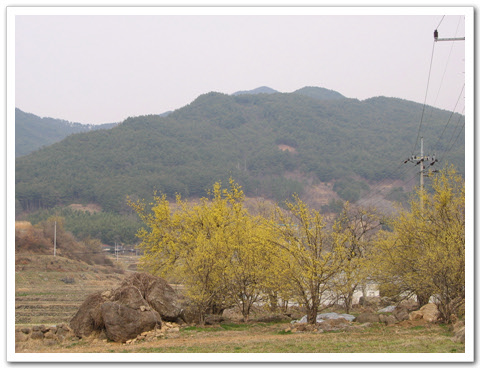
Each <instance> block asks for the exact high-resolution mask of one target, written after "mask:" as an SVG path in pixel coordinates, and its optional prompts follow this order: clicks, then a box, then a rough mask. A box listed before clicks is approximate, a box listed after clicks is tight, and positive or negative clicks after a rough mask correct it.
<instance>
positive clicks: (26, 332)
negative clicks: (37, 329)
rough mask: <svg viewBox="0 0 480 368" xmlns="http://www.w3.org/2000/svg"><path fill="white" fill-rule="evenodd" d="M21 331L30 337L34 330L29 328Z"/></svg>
mask: <svg viewBox="0 0 480 368" xmlns="http://www.w3.org/2000/svg"><path fill="white" fill-rule="evenodd" d="M20 331H22V332H23V333H24V334H26V335H28V334H29V333H30V332H32V330H30V329H29V328H22V329H21V330H20Z"/></svg>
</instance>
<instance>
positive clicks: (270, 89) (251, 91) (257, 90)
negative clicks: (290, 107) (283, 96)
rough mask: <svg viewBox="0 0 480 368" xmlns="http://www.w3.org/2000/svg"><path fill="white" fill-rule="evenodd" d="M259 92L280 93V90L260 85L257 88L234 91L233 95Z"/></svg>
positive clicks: (256, 93)
mask: <svg viewBox="0 0 480 368" xmlns="http://www.w3.org/2000/svg"><path fill="white" fill-rule="evenodd" d="M259 93H268V94H270V93H278V91H275V90H274V89H272V88H270V87H265V86H263V87H258V88H255V89H252V90H250V91H237V92H235V93H233V94H232V95H233V96H237V95H258V94H259Z"/></svg>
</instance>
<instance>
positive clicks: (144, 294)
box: [70, 273, 183, 341]
mask: <svg viewBox="0 0 480 368" xmlns="http://www.w3.org/2000/svg"><path fill="white" fill-rule="evenodd" d="M178 318H183V310H182V309H181V308H180V305H179V303H178V301H177V295H176V293H175V291H174V290H173V288H172V287H171V286H170V285H168V283H167V282H166V281H165V280H163V279H161V278H159V277H155V276H152V275H149V274H146V273H134V274H132V275H130V276H129V277H127V278H126V279H125V280H124V281H123V282H122V284H121V285H120V287H118V288H117V289H114V290H107V291H104V292H97V293H94V294H92V295H90V296H88V297H87V299H86V300H85V301H84V302H83V304H82V305H81V306H80V308H79V310H78V311H77V313H76V314H75V316H74V317H73V318H72V320H71V321H70V327H71V328H72V330H73V331H74V333H75V335H76V336H78V337H82V336H89V335H90V334H91V333H92V332H93V331H103V330H105V332H106V335H107V337H108V338H109V339H111V340H114V341H126V340H129V339H132V338H134V337H135V336H137V335H133V334H140V333H142V332H146V331H149V330H151V329H153V328H155V327H158V326H161V321H162V320H164V321H172V322H176V321H177V320H178Z"/></svg>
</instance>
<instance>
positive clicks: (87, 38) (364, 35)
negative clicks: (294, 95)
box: [14, 8, 472, 124]
mask: <svg viewBox="0 0 480 368" xmlns="http://www.w3.org/2000/svg"><path fill="white" fill-rule="evenodd" d="M47 9H48V8H47ZM305 9H306V8H287V9H283V10H281V11H279V10H278V9H275V8H271V9H270V10H268V11H265V10H260V9H253V10H250V13H251V12H252V11H253V13H255V15H253V14H250V15H244V14H245V13H248V12H246V11H245V9H242V10H241V12H233V10H232V9H231V8H230V9H229V11H228V13H232V14H231V15H225V14H223V12H222V11H220V12H217V11H213V10H210V11H206V10H205V9H203V10H202V11H200V12H197V11H195V9H188V8H187V11H185V9H184V10H181V11H180V13H181V14H179V15H152V13H153V12H152V11H151V10H149V11H145V10H143V12H144V13H147V14H148V15H126V14H121V15H118V14H116V15H105V11H104V10H102V11H100V10H101V9H100V8H99V10H98V11H97V10H95V9H94V10H93V12H94V13H101V15H79V14H77V13H75V12H74V10H72V8H69V13H72V15H64V14H61V13H55V12H54V14H56V15H48V14H45V13H46V11H45V8H44V9H42V10H41V13H40V12H37V13H38V14H36V11H30V12H29V13H30V14H31V15H23V14H22V13H21V12H20V13H17V15H16V16H15V27H14V30H15V38H14V40H15V68H16V69H15V106H16V107H18V108H20V109H21V110H23V111H25V112H30V113H33V114H36V115H39V116H42V117H47V116H48V117H53V118H59V119H65V120H69V121H72V122H80V123H84V124H100V123H110V122H119V121H123V120H124V119H126V118H127V117H129V116H138V115H145V114H159V113H163V112H165V111H169V110H175V109H178V108H180V107H182V106H185V105H186V104H188V103H190V102H192V101H193V100H194V99H195V98H197V97H198V96H199V95H201V94H204V93H207V92H210V91H217V92H223V93H228V94H231V93H234V92H236V91H239V90H250V89H254V88H257V87H260V86H268V87H271V88H273V89H275V90H278V91H280V92H293V91H295V90H297V89H299V88H302V87H305V86H317V87H324V88H328V89H331V90H335V91H337V92H339V93H341V94H343V95H344V96H346V97H349V98H358V99H360V100H364V99H367V98H370V97H374V96H387V97H398V98H402V99H407V100H412V101H415V102H419V103H423V102H424V100H425V98H426V102H427V104H429V105H434V106H437V107H440V108H442V109H447V110H455V111H457V112H460V113H463V108H464V94H463V93H462V88H463V86H464V83H465V47H466V43H465V41H455V42H453V41H452V42H450V41H449V42H447V41H445V42H436V43H435V42H434V41H433V31H434V30H435V29H436V28H437V27H438V31H439V35H440V38H443V37H449V38H450V37H464V36H465V33H466V26H465V24H466V22H465V16H464V14H465V13H464V12H462V11H460V12H459V11H458V10H456V11H452V9H447V8H445V9H442V8H429V9H428V13H426V12H425V9H424V8H418V9H416V8H398V9H397V11H393V10H392V8H388V11H385V12H383V11H380V12H378V11H377V10H375V11H373V10H372V11H370V10H368V8H363V9H361V10H358V11H357V10H354V9H352V8H342V9H341V10H339V11H337V12H336V14H340V15H330V14H324V13H328V12H325V11H323V12H322V11H321V10H318V9H317V10H316V11H314V12H312V11H311V10H305ZM49 12H51V11H49ZM109 12H113V13H118V11H116V10H115V9H113V10H112V9H111V10H109ZM138 12H140V13H141V12H142V10H141V8H140V10H137V13H138ZM156 12H157V13H158V9H157V10H156ZM186 12H188V13H191V15H186V14H185V13H186ZM330 12H331V11H330ZM120 13H122V12H120ZM131 13H134V12H133V11H129V12H128V14H131ZM177 13H179V11H178V10H177ZM257 13H260V14H257ZM295 13H297V15H294V14H295ZM300 13H304V14H303V15H302V14H300ZM315 13H317V14H315ZM318 13H322V14H318ZM383 14H389V15H383ZM467 18H468V17H467ZM469 27H472V25H471V24H468V22H467V31H469ZM467 42H468V40H467ZM467 47H468V44H467ZM432 55H433V57H432ZM430 65H432V69H431V72H430V79H429V70H430ZM427 86H428V89H427ZM457 101H459V102H458V104H457Z"/></svg>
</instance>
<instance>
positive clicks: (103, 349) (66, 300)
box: [12, 255, 465, 353]
mask: <svg viewBox="0 0 480 368" xmlns="http://www.w3.org/2000/svg"><path fill="white" fill-rule="evenodd" d="M123 261H125V263H126V261H130V262H132V260H131V259H124V260H123ZM125 263H123V266H122V267H121V268H120V270H118V269H117V270H116V271H115V270H114V269H112V268H111V267H105V266H92V265H88V264H85V263H82V262H77V261H72V260H70V259H66V258H62V257H53V256H41V255H20V256H17V259H16V272H15V325H16V327H18V328H22V327H31V326H34V325H41V324H42V325H47V326H49V325H58V324H60V323H68V322H69V321H70V319H71V318H72V317H73V315H74V314H75V313H76V311H77V310H78V307H79V306H80V304H81V303H82V302H83V301H84V299H85V297H86V296H87V295H89V294H91V293H93V292H96V291H101V290H102V291H103V290H107V289H110V288H114V287H116V286H117V285H118V284H119V283H120V282H121V280H122V279H123V278H124V277H125V273H127V272H130V271H128V270H126V271H122V270H124V269H127V268H128V269H131V268H132V267H131V265H130V266H128V265H126V264H125ZM122 272H123V273H122ZM452 337H453V333H452V332H451V330H450V328H449V327H448V326H444V325H438V324H423V323H416V324H414V323H403V324H402V323H400V324H396V325H392V326H385V325H383V324H379V323H374V324H363V325H362V324H358V323H352V324H351V326H350V327H349V328H348V329H346V330H345V329H344V330H337V331H324V332H322V331H314V330H307V331H294V330H291V324H290V323H289V322H288V321H284V322H268V323H267V322H259V321H258V320H257V321H256V320H255V318H254V319H253V320H252V321H251V322H249V323H241V322H239V321H234V320H226V321H225V322H222V323H220V324H216V325H211V326H205V327H199V326H195V325H182V326H178V328H177V327H176V328H172V329H171V330H168V331H166V333H165V334H163V335H161V336H158V337H149V338H145V339H139V340H138V341H135V342H134V343H131V344H124V343H115V342H111V341H108V340H107V339H106V337H105V335H104V334H100V335H98V334H97V335H95V336H90V337H88V338H83V339H78V338H69V339H66V340H65V341H63V342H61V343H60V342H58V343H55V344H47V343H46V342H47V341H43V342H42V341H41V340H40V341H39V340H28V341H25V342H19V343H17V344H16V353H463V352H464V351H465V346H464V344H461V343H457V342H453V340H452ZM12 338H13V337H12Z"/></svg>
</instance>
